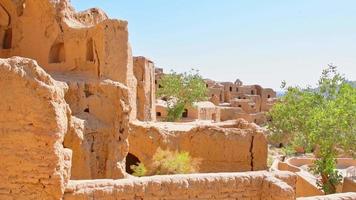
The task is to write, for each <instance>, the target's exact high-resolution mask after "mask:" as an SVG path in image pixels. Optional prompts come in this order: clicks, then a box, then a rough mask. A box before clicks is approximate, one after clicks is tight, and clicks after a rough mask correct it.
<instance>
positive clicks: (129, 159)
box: [126, 153, 140, 174]
mask: <svg viewBox="0 0 356 200" xmlns="http://www.w3.org/2000/svg"><path fill="white" fill-rule="evenodd" d="M139 163H140V160H139V159H138V158H137V157H136V156H135V155H133V154H131V153H128V154H127V156H126V172H127V173H128V174H132V173H133V170H132V169H131V166H132V165H138V164H139Z"/></svg>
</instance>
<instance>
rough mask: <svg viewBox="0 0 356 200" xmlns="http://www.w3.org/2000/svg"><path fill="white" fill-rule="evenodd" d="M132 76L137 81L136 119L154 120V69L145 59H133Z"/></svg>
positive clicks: (151, 63)
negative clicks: (133, 75)
mask: <svg viewBox="0 0 356 200" xmlns="http://www.w3.org/2000/svg"><path fill="white" fill-rule="evenodd" d="M133 61H134V74H135V77H136V80H137V101H136V102H137V119H138V120H141V121H154V120H156V105H155V104H156V103H155V102H156V93H155V71H154V70H155V69H154V65H153V62H151V61H150V60H148V59H146V58H145V57H134V60H133Z"/></svg>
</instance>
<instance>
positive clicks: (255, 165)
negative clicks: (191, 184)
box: [129, 120, 267, 172]
mask: <svg viewBox="0 0 356 200" xmlns="http://www.w3.org/2000/svg"><path fill="white" fill-rule="evenodd" d="M129 143H130V149H129V152H130V153H131V154H133V155H135V156H136V157H138V159H139V160H140V161H141V162H143V163H144V164H145V165H147V164H149V163H150V162H151V158H152V156H153V155H154V153H155V152H156V150H157V148H158V147H161V148H163V149H167V148H168V149H170V150H180V151H188V152H189V153H190V154H191V155H192V157H195V158H201V159H202V164H201V165H200V171H199V172H239V171H252V170H253V171H256V170H264V169H267V141H266V138H265V136H264V133H263V131H262V130H261V129H260V128H259V127H258V126H256V125H254V124H250V123H247V122H246V121H244V120H238V121H237V122H236V123H235V124H234V125H233V126H230V127H229V128H223V127H219V126H217V125H196V124H194V123H190V124H181V123H159V122H158V123H144V122H134V123H132V124H131V132H130V135H129ZM212 147H214V148H212Z"/></svg>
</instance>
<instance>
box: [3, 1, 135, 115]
mask: <svg viewBox="0 0 356 200" xmlns="http://www.w3.org/2000/svg"><path fill="white" fill-rule="evenodd" d="M0 15H1V16H2V20H1V23H0V37H2V38H0V41H5V43H6V44H2V45H1V46H0V58H7V57H11V56H14V55H15V56H23V57H28V58H32V59H34V60H36V61H37V62H38V63H39V65H40V66H42V67H43V68H44V69H45V71H47V72H61V73H71V74H81V75H87V76H89V77H92V78H97V79H111V80H113V81H118V82H121V83H123V84H124V85H126V86H127V87H129V88H130V90H129V102H130V105H131V109H132V112H131V113H130V117H131V119H135V118H136V111H135V109H136V105H135V104H136V92H135V91H136V80H135V78H134V76H133V61H132V53H131V47H130V44H129V42H128V30H127V22H126V21H121V20H112V19H109V18H108V17H107V16H106V14H105V13H104V12H103V11H101V10H100V9H90V10H87V11H83V12H75V10H74V9H73V8H72V7H71V5H70V4H69V1H68V0H61V1H49V0H43V1H38V0H26V1H22V0H20V1H9V0H0ZM3 16H4V17H3Z"/></svg>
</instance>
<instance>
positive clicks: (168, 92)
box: [157, 70, 207, 121]
mask: <svg viewBox="0 0 356 200" xmlns="http://www.w3.org/2000/svg"><path fill="white" fill-rule="evenodd" d="M159 85H160V87H159V88H158V91H157V96H158V97H165V98H166V100H167V113H168V114H167V121H176V120H178V119H180V118H181V117H182V114H183V112H184V109H185V108H186V107H189V106H193V103H194V102H197V101H202V100H206V99H207V88H206V86H205V82H204V80H203V79H202V77H201V76H200V75H199V73H198V71H194V70H192V71H190V72H189V73H183V74H178V73H176V72H172V73H170V74H166V75H164V76H163V77H162V78H161V80H160V81H159Z"/></svg>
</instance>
